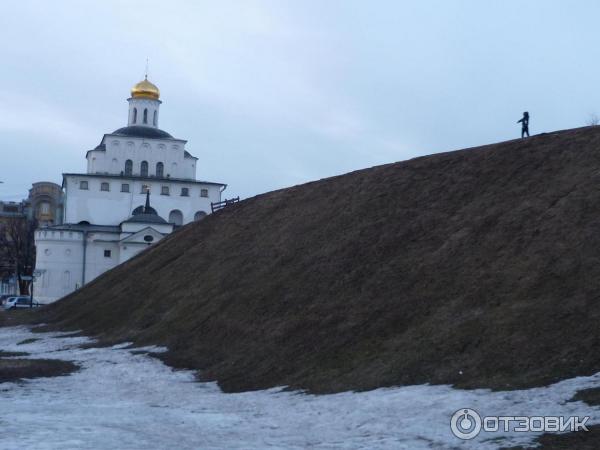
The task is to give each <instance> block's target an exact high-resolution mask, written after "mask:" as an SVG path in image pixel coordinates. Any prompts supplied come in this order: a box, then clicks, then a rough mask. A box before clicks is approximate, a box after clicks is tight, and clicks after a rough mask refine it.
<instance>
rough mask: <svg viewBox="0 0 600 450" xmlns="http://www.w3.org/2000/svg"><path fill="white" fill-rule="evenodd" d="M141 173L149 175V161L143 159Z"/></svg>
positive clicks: (144, 175) (145, 175)
mask: <svg viewBox="0 0 600 450" xmlns="http://www.w3.org/2000/svg"><path fill="white" fill-rule="evenodd" d="M140 175H141V176H143V177H147V176H148V161H142V165H141V167H140Z"/></svg>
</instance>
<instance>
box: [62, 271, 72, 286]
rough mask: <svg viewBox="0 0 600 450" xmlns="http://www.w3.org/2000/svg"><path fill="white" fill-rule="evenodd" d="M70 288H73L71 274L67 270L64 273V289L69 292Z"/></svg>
mask: <svg viewBox="0 0 600 450" xmlns="http://www.w3.org/2000/svg"><path fill="white" fill-rule="evenodd" d="M70 287H71V272H69V271H68V270H65V271H64V272H63V289H64V290H65V291H68V290H69V288H70Z"/></svg>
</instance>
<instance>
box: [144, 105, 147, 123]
mask: <svg viewBox="0 0 600 450" xmlns="http://www.w3.org/2000/svg"><path fill="white" fill-rule="evenodd" d="M144 123H148V109H147V108H144Z"/></svg>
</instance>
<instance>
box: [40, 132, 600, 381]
mask: <svg viewBox="0 0 600 450" xmlns="http://www.w3.org/2000/svg"><path fill="white" fill-rule="evenodd" d="M599 284H600V127H595V128H582V129H576V130H569V131H564V132H558V133H552V134H546V135H540V136H536V137H532V138H530V139H526V140H516V141H509V142H505V143H500V144H495V145H490V146H486V147H481V148H476V149H469V150H463V151H458V152H452V153H445V154H438V155H433V156H429V157H424V158H417V159H413V160H410V161H406V162H401V163H396V164H389V165H385V166H380V167H375V168H371V169H367V170H362V171H358V172H353V173H350V174H347V175H344V176H339V177H334V178H329V179H325V180H321V181H317V182H314V183H309V184H305V185H302V186H296V187H292V188H289V189H284V190H280V191H275V192H271V193H268V194H264V195H260V196H257V197H254V198H251V199H248V200H246V201H244V202H242V203H240V204H239V205H237V206H235V207H231V208H229V209H226V210H223V211H221V212H219V213H216V214H214V215H212V216H209V217H208V218H207V219H205V220H204V221H202V222H200V223H195V224H191V225H189V226H187V227H184V228H183V229H181V230H180V231H178V232H177V233H174V234H173V235H171V236H170V237H168V238H167V239H165V240H163V241H162V242H161V243H159V244H158V245H156V246H154V247H152V248H151V249H149V250H148V251H147V252H145V253H144V254H142V255H141V256H139V257H137V258H135V259H133V260H131V261H129V262H128V263H126V264H124V265H123V266H121V267H118V268H116V269H115V270H112V271H110V272H108V273H106V274H104V275H103V276H101V277H100V278H98V279H97V280H95V281H94V282H92V283H90V284H89V285H88V286H87V287H86V288H85V289H82V290H81V291H79V292H77V293H75V294H73V295H71V296H69V297H68V298H66V299H64V300H63V301H61V302H58V303H57V304H55V305H54V306H52V307H50V308H49V309H48V311H47V313H46V314H45V317H44V320H46V321H50V322H54V324H57V325H58V326H60V327H63V328H65V327H67V328H77V329H84V330H85V331H86V332H87V333H92V334H100V333H101V334H103V336H104V337H106V338H108V339H115V340H120V339H134V340H136V341H137V342H139V343H148V342H153V343H160V344H167V345H168V346H169V348H170V350H171V351H170V353H169V356H168V360H169V362H171V363H172V364H174V365H178V364H179V365H185V366H188V367H193V368H199V369H202V374H203V377H204V378H206V379H216V380H218V381H219V383H220V385H221V387H222V388H223V389H225V390H229V391H236V390H245V389H253V388H265V387H270V386H274V385H290V386H293V387H299V388H306V389H310V390H312V391H314V392H331V391H339V390H346V389H370V388H374V387H378V386H388V385H396V384H407V383H423V382H431V383H455V384H457V385H459V386H463V387H475V386H480V387H481V386H482V387H493V388H514V387H524V386H532V385H542V384H546V383H550V382H553V381H556V380H558V379H560V378H565V377H571V376H574V375H583V374H591V373H593V372H597V371H600V355H599V353H598V352H597V349H598V344H599V343H600V339H599V336H600V334H599V333H598V331H597V330H598V323H600V304H599V301H600V289H599Z"/></svg>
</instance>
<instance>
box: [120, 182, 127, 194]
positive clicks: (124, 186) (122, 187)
mask: <svg viewBox="0 0 600 450" xmlns="http://www.w3.org/2000/svg"><path fill="white" fill-rule="evenodd" d="M121 192H129V184H127V183H123V184H122V185H121Z"/></svg>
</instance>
